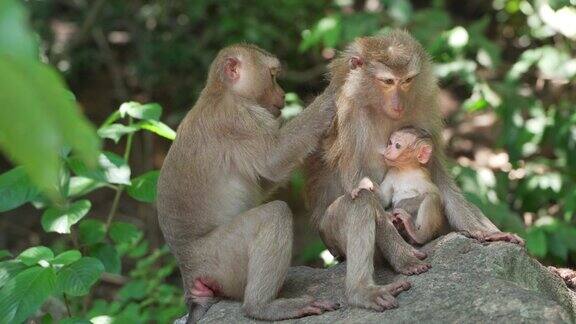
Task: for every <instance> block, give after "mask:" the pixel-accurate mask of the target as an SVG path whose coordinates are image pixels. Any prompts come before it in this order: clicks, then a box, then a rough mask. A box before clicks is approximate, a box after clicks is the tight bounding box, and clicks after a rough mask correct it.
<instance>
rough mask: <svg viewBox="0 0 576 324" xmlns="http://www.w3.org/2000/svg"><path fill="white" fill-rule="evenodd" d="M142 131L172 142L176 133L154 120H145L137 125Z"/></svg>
mask: <svg viewBox="0 0 576 324" xmlns="http://www.w3.org/2000/svg"><path fill="white" fill-rule="evenodd" d="M138 125H139V126H140V127H142V129H145V130H148V131H151V132H152V133H155V134H157V135H160V136H162V137H165V138H167V139H169V140H174V139H175V138H176V132H175V131H174V130H173V129H172V128H170V126H168V125H166V124H164V123H162V122H160V121H156V120H146V121H143V122H140V123H138Z"/></svg>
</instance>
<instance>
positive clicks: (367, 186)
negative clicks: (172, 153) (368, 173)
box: [350, 177, 374, 199]
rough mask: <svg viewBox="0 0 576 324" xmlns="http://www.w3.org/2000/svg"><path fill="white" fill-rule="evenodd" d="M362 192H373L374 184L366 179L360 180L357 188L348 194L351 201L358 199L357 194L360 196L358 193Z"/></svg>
mask: <svg viewBox="0 0 576 324" xmlns="http://www.w3.org/2000/svg"><path fill="white" fill-rule="evenodd" d="M362 190H368V191H374V183H372V181H371V180H370V179H368V178H367V177H364V178H362V180H360V182H359V183H358V187H356V189H353V190H352V192H351V193H350V195H351V196H352V199H354V198H356V197H358V194H360V191H362Z"/></svg>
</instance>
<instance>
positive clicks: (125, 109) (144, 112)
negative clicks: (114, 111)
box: [118, 101, 162, 121]
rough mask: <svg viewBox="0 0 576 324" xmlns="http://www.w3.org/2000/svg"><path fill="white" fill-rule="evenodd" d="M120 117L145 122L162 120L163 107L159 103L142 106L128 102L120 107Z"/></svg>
mask: <svg viewBox="0 0 576 324" xmlns="http://www.w3.org/2000/svg"><path fill="white" fill-rule="evenodd" d="M118 110H119V111H120V116H122V117H125V116H126V115H128V116H131V117H134V118H137V119H144V120H156V121H159V120H160V116H161V115H162V107H161V106H160V105H159V104H157V103H149V104H144V105H143V104H140V103H138V102H134V101H131V102H126V103H123V104H122V105H121V106H120V109H118Z"/></svg>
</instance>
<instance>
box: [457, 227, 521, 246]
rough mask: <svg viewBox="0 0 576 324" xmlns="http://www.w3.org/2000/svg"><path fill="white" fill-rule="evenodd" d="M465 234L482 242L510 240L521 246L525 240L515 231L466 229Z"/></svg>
mask: <svg viewBox="0 0 576 324" xmlns="http://www.w3.org/2000/svg"><path fill="white" fill-rule="evenodd" d="M463 234H464V235H465V236H468V237H470V238H473V239H476V240H478V241H480V242H498V241H503V242H510V243H514V244H518V245H520V246H524V240H523V239H522V238H521V237H520V236H518V235H516V234H514V233H508V232H494V233H487V232H482V231H474V232H468V231H464V232H463Z"/></svg>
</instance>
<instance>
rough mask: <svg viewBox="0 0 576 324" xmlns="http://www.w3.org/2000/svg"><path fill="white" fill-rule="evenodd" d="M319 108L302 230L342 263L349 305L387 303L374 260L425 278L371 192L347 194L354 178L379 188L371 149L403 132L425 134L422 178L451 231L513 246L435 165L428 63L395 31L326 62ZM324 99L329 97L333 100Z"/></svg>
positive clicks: (440, 162)
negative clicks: (434, 189)
mask: <svg viewBox="0 0 576 324" xmlns="http://www.w3.org/2000/svg"><path fill="white" fill-rule="evenodd" d="M329 69H330V77H331V81H330V86H329V88H328V89H329V92H327V93H324V94H322V96H324V100H327V101H328V102H334V103H335V104H336V106H337V108H336V111H337V115H336V120H335V122H334V123H333V125H332V126H331V128H330V130H329V131H328V134H327V136H326V137H325V138H323V140H322V142H321V144H320V149H319V150H318V151H317V152H315V153H314V154H313V155H312V156H311V157H310V158H309V159H308V160H307V170H308V174H309V177H308V183H307V200H308V203H309V205H310V207H311V208H312V222H313V224H314V225H315V227H316V228H317V229H318V230H319V232H320V235H321V237H322V239H323V240H324V242H325V243H326V245H327V246H328V248H329V250H330V251H331V252H332V253H333V254H335V255H336V256H338V257H346V259H347V274H346V294H347V297H348V300H349V302H350V303H351V304H353V305H356V306H360V307H365V308H371V309H374V310H377V311H382V310H385V309H388V308H392V307H396V306H397V303H396V301H395V300H394V298H393V297H392V296H391V294H390V292H389V290H388V289H387V287H386V286H378V285H376V284H375V283H374V279H373V272H374V259H375V260H376V262H379V261H380V260H382V259H383V258H385V259H387V261H388V262H389V263H390V264H391V265H392V267H393V268H394V269H395V270H396V271H398V272H400V273H404V274H418V273H422V272H424V271H427V270H428V268H429V265H428V264H427V263H425V262H423V261H421V260H419V258H422V254H421V252H418V251H416V250H415V249H414V248H413V247H412V246H410V245H409V244H407V243H406V242H405V241H404V240H403V239H402V237H401V236H400V235H399V234H398V232H397V231H396V229H395V228H394V226H393V225H392V223H391V222H390V221H389V219H390V218H389V217H387V215H386V212H385V211H384V209H383V206H382V204H381V202H380V201H379V199H378V197H377V196H376V194H375V193H373V192H371V191H368V190H362V191H360V192H359V195H358V197H356V198H355V199H352V197H351V195H350V193H351V192H352V191H353V190H354V189H355V188H356V186H357V185H358V183H359V182H360V180H361V179H362V178H363V177H368V178H370V179H371V180H372V181H375V182H377V183H380V182H382V179H383V177H384V175H385V172H386V169H385V167H383V161H382V156H381V155H380V153H379V151H380V150H379V149H380V148H381V147H382V146H385V145H386V143H387V142H388V138H389V136H390V134H391V133H392V132H393V131H394V130H396V129H399V128H401V127H403V126H414V127H418V128H421V129H423V130H425V131H426V132H428V133H429V134H431V136H432V138H433V142H434V146H435V152H436V153H435V154H434V156H433V158H432V161H430V163H429V164H430V166H429V171H430V172H431V176H432V180H433V182H434V183H435V184H436V185H437V186H438V188H439V191H440V194H441V196H442V199H443V202H444V212H445V214H446V217H447V219H448V223H449V225H450V226H451V228H452V229H454V230H459V231H466V232H468V233H469V234H470V235H471V236H473V237H475V238H477V239H479V240H482V241H494V240H503V241H510V242H516V243H522V240H521V239H520V238H518V237H517V236H515V235H514V234H510V233H502V232H500V231H499V230H498V228H497V227H496V226H495V225H494V224H492V222H490V221H489V220H488V219H487V218H486V217H485V216H484V215H483V214H482V212H481V211H480V210H479V209H478V208H477V207H476V206H474V205H472V204H470V203H469V202H467V201H466V199H465V198H464V197H463V195H462V193H461V191H460V190H459V189H458V187H457V186H456V184H455V183H454V181H453V180H452V179H451V177H450V176H449V174H448V172H447V170H446V168H445V166H444V162H445V157H444V155H443V149H442V143H441V138H440V136H441V131H442V118H441V115H440V110H439V107H438V87H437V84H436V79H435V78H434V76H433V72H432V65H431V63H430V59H429V57H428V55H427V53H426V52H425V50H424V49H423V48H422V46H421V45H420V44H419V43H418V42H417V41H416V40H414V39H413V38H412V36H411V35H410V34H408V33H407V32H404V31H398V30H396V31H392V32H390V33H388V34H387V35H385V36H377V37H365V38H359V39H357V40H356V41H355V42H353V43H352V44H351V45H350V46H349V47H348V48H347V49H346V51H345V52H344V53H343V55H341V56H340V57H339V58H337V59H335V60H334V61H333V62H332V63H331V64H330V67H329ZM326 96H333V99H332V100H331V99H330V98H327V97H326Z"/></svg>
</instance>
